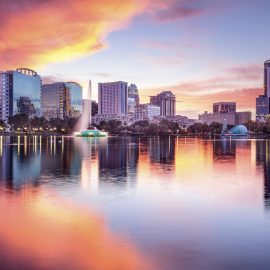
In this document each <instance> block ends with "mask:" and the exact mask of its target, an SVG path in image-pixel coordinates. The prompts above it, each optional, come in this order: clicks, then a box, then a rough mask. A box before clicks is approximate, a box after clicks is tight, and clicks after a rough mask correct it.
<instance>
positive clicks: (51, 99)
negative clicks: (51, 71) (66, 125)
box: [41, 82, 71, 119]
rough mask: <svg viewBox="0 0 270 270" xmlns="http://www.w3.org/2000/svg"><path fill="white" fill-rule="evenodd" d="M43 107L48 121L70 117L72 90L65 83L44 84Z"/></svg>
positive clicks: (42, 92) (42, 89) (42, 93)
mask: <svg viewBox="0 0 270 270" xmlns="http://www.w3.org/2000/svg"><path fill="white" fill-rule="evenodd" d="M41 107H42V113H43V116H44V117H45V118H47V119H51V118H59V119H65V118H66V117H69V116H70V109H71V101H70V90H69V88H68V87H66V85H65V83H63V82H57V83H52V84H43V85H42V87H41Z"/></svg>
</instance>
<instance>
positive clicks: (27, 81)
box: [0, 68, 41, 121]
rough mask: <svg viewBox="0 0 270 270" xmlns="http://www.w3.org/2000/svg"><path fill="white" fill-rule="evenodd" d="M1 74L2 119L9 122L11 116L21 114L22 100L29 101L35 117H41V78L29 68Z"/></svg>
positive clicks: (0, 115)
mask: <svg viewBox="0 0 270 270" xmlns="http://www.w3.org/2000/svg"><path fill="white" fill-rule="evenodd" d="M0 74H1V75H0V98H1V101H0V102H1V108H2V110H1V113H0V117H1V119H2V120H4V121H7V119H8V117H9V116H13V115H15V114H18V113H20V110H19V107H18V104H20V103H19V100H20V99H21V98H27V99H29V100H30V102H31V103H32V104H33V106H34V110H35V114H34V115H36V116H41V104H40V89H41V78H40V76H39V75H38V74H37V73H36V72H35V71H33V70H31V69H27V68H19V69H17V70H15V71H5V72H1V73H0ZM29 116H33V115H29Z"/></svg>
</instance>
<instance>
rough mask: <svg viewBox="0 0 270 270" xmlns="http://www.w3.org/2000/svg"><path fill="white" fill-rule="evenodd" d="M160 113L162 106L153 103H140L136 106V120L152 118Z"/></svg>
mask: <svg viewBox="0 0 270 270" xmlns="http://www.w3.org/2000/svg"><path fill="white" fill-rule="evenodd" d="M159 115H160V107H159V106H156V105H152V104H140V105H138V106H136V107H135V120H137V121H138V120H152V119H153V118H154V117H155V116H159Z"/></svg>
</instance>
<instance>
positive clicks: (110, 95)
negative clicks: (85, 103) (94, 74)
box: [98, 81, 128, 119]
mask: <svg viewBox="0 0 270 270" xmlns="http://www.w3.org/2000/svg"><path fill="white" fill-rule="evenodd" d="M127 88H128V87H127V83H126V82H121V81H119V82H109V83H99V84H98V104H99V106H98V114H99V116H101V117H103V116H104V117H105V118H108V119H109V118H111V119H114V118H117V117H126V116H127V112H128V108H127V98H128V89H127Z"/></svg>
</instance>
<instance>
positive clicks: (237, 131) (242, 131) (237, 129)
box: [228, 125, 248, 135]
mask: <svg viewBox="0 0 270 270" xmlns="http://www.w3.org/2000/svg"><path fill="white" fill-rule="evenodd" d="M228 133H229V134H231V135H248V129H247V128H246V127H245V126H244V125H237V126H234V127H233V128H231V129H230V130H229V132H228Z"/></svg>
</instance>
